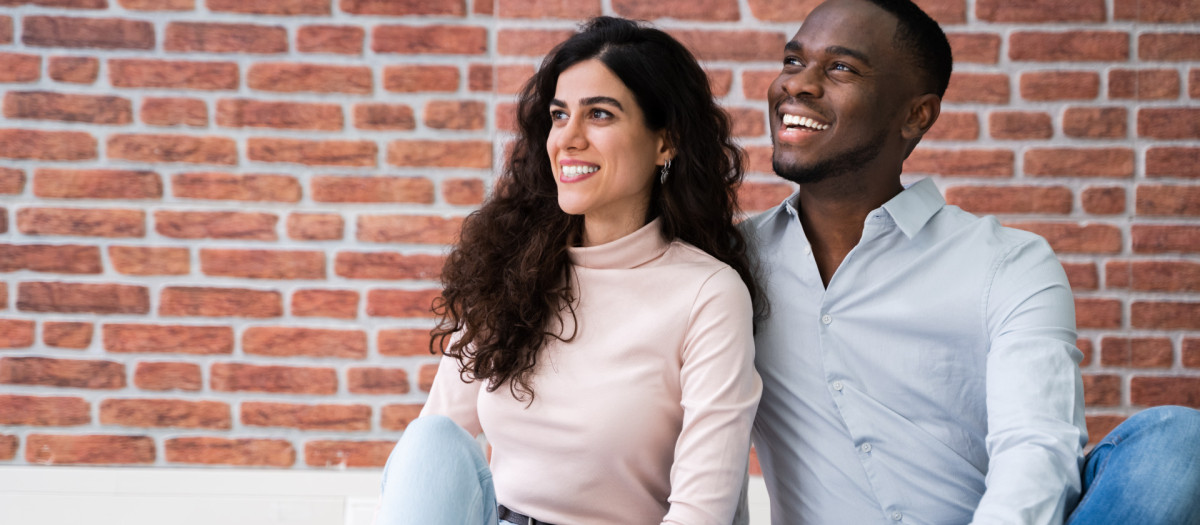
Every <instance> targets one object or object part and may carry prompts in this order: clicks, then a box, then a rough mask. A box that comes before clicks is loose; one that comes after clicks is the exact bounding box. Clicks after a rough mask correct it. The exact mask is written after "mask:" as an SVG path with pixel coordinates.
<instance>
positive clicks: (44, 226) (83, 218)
mask: <svg viewBox="0 0 1200 525" xmlns="http://www.w3.org/2000/svg"><path fill="white" fill-rule="evenodd" d="M145 215H146V214H145V212H143V211H141V210H104V209H71V208H25V209H23V210H19V211H17V229H19V230H20V231H21V232H22V233H24V234H27V235H71V236H86V237H145V236H146V216H145Z"/></svg>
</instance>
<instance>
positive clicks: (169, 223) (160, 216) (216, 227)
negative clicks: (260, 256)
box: [154, 210, 279, 241]
mask: <svg viewBox="0 0 1200 525" xmlns="http://www.w3.org/2000/svg"><path fill="white" fill-rule="evenodd" d="M277 222H279V217H277V216H275V215H274V214H270V213H254V212H236V211H170V210H160V211H156V212H154V230H155V231H157V232H158V233H159V234H161V235H165V236H167V237H173V238H176V239H243V240H258V241H274V240H277V239H278V238H279V236H278V234H276V233H275V224H276V223H277Z"/></svg>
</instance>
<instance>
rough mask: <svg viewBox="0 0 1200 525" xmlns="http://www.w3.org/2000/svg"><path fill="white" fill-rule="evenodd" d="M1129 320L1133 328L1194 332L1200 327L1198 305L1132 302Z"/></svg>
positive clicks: (1175, 302) (1174, 302) (1166, 302)
mask: <svg viewBox="0 0 1200 525" xmlns="http://www.w3.org/2000/svg"><path fill="white" fill-rule="evenodd" d="M1130 318H1131V320H1132V324H1133V327H1134V328H1141V329H1146V330H1195V329H1196V327H1197V326H1200V303H1189V302H1183V301H1162V302H1155V301H1134V302H1133V305H1132V307H1131V308H1130Z"/></svg>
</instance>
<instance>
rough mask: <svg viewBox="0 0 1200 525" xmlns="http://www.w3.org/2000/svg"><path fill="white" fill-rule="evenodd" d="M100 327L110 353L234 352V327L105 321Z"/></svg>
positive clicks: (203, 353)
mask: <svg viewBox="0 0 1200 525" xmlns="http://www.w3.org/2000/svg"><path fill="white" fill-rule="evenodd" d="M101 331H102V334H103V335H102V337H103V339H104V350H105V351H107V352H110V353H118V354H128V353H156V354H157V353H170V354H193V355H227V354H232V353H233V328H230V327H228V326H193V325H149V324H106V325H104V327H103V328H102V329H101Z"/></svg>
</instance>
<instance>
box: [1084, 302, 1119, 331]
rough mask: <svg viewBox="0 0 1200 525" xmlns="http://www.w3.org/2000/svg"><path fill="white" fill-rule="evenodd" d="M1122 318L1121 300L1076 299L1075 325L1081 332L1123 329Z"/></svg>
mask: <svg viewBox="0 0 1200 525" xmlns="http://www.w3.org/2000/svg"><path fill="white" fill-rule="evenodd" d="M1122 318H1123V316H1122V314H1121V301H1120V300H1119V299H1099V298H1086V297H1076V298H1075V324H1076V326H1077V327H1078V328H1079V329H1081V330H1085V329H1089V328H1095V329H1116V328H1121V319H1122Z"/></svg>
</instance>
